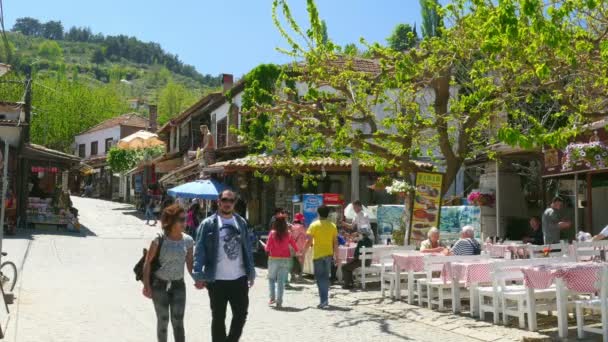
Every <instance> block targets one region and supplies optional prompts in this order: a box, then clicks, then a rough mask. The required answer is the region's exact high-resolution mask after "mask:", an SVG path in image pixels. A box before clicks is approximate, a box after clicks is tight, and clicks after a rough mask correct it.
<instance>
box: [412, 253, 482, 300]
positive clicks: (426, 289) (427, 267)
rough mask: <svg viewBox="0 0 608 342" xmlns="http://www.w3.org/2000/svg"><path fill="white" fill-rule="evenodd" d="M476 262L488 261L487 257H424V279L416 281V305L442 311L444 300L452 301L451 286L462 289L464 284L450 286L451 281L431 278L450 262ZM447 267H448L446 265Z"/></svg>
mask: <svg viewBox="0 0 608 342" xmlns="http://www.w3.org/2000/svg"><path fill="white" fill-rule="evenodd" d="M477 260H489V257H488V256H487V255H458V256H456V255H454V256H426V257H425V259H424V271H425V273H426V277H424V278H421V279H418V280H417V291H416V293H415V296H417V297H418V305H420V306H423V305H424V303H426V304H427V305H428V307H429V308H433V305H437V307H438V309H439V310H443V309H444V307H445V301H446V300H450V301H451V300H452V291H453V286H458V287H460V288H462V287H464V283H460V282H459V283H458V284H452V280H451V279H450V280H448V281H444V280H443V278H441V277H438V278H437V277H433V275H434V273H435V274H438V273H440V272H441V271H442V270H443V268H444V265H445V264H449V263H450V262H466V261H477ZM448 267H449V265H448Z"/></svg>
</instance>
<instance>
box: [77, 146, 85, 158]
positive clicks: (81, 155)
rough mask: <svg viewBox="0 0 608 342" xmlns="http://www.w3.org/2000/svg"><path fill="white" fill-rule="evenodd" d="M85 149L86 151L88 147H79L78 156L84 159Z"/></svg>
mask: <svg viewBox="0 0 608 342" xmlns="http://www.w3.org/2000/svg"><path fill="white" fill-rule="evenodd" d="M85 149H86V145H85V144H80V145H78V156H79V157H80V158H84V157H85Z"/></svg>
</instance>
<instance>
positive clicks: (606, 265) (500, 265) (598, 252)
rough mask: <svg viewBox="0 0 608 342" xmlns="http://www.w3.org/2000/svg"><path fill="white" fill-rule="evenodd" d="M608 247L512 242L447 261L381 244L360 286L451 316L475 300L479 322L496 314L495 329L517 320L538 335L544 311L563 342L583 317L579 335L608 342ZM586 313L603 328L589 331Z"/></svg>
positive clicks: (371, 252) (358, 277)
mask: <svg viewBox="0 0 608 342" xmlns="http://www.w3.org/2000/svg"><path fill="white" fill-rule="evenodd" d="M343 249H344V253H348V251H349V250H348V247H344V248H343ZM606 249H608V241H594V242H574V243H572V244H568V243H566V242H565V241H562V242H561V243H558V244H553V245H545V246H533V245H529V244H525V243H523V242H521V241H508V242H503V243H501V244H485V245H484V246H483V251H482V254H481V255H477V256H445V255H443V254H441V255H440V254H428V253H427V254H425V253H421V252H418V251H416V250H415V249H414V248H412V247H411V246H405V247H403V246H400V247H397V246H374V247H373V248H367V249H363V248H362V251H361V260H362V261H364V260H372V261H371V265H370V266H365V262H363V266H362V267H361V268H360V269H359V270H358V271H357V272H356V273H355V281H357V282H358V283H359V284H360V285H361V288H362V289H364V290H365V289H366V287H365V284H369V283H371V282H380V291H381V294H382V297H383V298H386V297H385V295H386V292H387V290H388V294H389V297H390V298H392V299H394V300H402V299H403V300H406V301H407V303H409V304H412V305H419V306H421V307H425V308H430V309H433V310H439V311H444V310H446V309H447V307H448V306H449V305H450V304H451V311H452V313H454V314H460V313H461V308H462V303H463V301H468V302H469V306H470V315H471V316H473V317H477V318H479V319H481V320H484V319H486V317H487V316H488V314H490V315H491V317H492V322H493V323H494V324H507V323H508V322H509V319H510V318H512V319H515V320H517V322H518V325H519V327H520V328H522V329H525V328H527V329H529V330H530V331H535V330H537V329H538V326H537V314H538V313H545V314H555V315H556V316H557V330H558V334H559V337H560V338H566V337H567V336H568V315H569V313H576V318H577V332H578V336H579V337H582V336H584V335H585V333H588V332H592V333H598V334H602V335H603V336H604V341H608V298H607V296H608V262H606V254H605V250H606ZM352 252H353V253H354V247H353V249H352ZM341 253H342V251H341ZM345 255H346V256H348V255H347V254H345ZM351 257H352V256H351ZM343 260H345V261H346V260H347V258H344V259H343ZM584 310H590V311H591V312H595V313H598V314H599V318H600V319H601V322H602V323H603V324H602V327H601V328H597V325H589V324H587V325H586V322H585V318H586V317H585V316H583V312H584ZM587 323H588V322H587Z"/></svg>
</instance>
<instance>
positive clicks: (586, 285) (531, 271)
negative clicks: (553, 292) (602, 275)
mask: <svg viewBox="0 0 608 342" xmlns="http://www.w3.org/2000/svg"><path fill="white" fill-rule="evenodd" d="M601 269H602V264H601V263H565V264H555V265H542V266H529V267H524V268H522V272H523V273H524V284H525V285H526V287H529V288H533V289H546V288H548V287H550V286H551V284H553V282H554V281H555V278H562V279H563V280H564V283H565V285H566V287H567V288H568V289H570V290H573V291H577V292H585V293H587V292H596V291H597V289H596V282H597V280H598V276H599V272H600V271H601Z"/></svg>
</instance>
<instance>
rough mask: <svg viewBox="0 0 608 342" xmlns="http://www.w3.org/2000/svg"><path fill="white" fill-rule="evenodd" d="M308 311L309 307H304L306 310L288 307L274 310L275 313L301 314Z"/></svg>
mask: <svg viewBox="0 0 608 342" xmlns="http://www.w3.org/2000/svg"><path fill="white" fill-rule="evenodd" d="M308 309H310V307H306V308H292V307H289V306H284V307H281V308H275V310H277V311H281V312H302V311H306V310H308Z"/></svg>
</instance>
